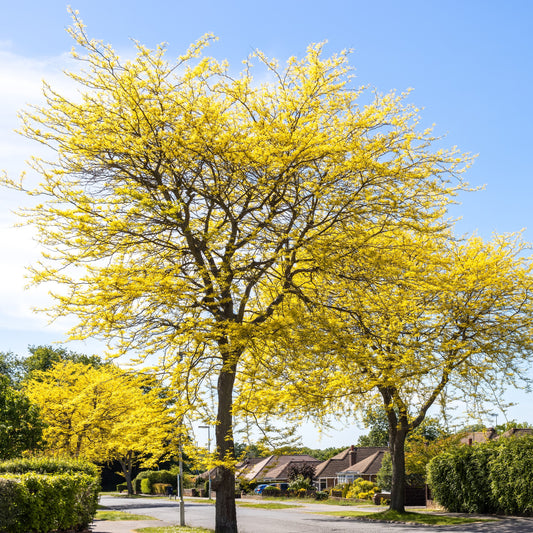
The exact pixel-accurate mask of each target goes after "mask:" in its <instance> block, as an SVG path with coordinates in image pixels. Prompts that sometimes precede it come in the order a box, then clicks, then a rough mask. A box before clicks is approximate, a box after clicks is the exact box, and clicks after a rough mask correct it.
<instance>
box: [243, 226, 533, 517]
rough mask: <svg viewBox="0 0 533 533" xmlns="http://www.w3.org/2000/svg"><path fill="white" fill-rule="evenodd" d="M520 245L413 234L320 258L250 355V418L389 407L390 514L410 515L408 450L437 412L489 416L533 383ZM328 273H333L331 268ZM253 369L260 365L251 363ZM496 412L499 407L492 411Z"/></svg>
mask: <svg viewBox="0 0 533 533" xmlns="http://www.w3.org/2000/svg"><path fill="white" fill-rule="evenodd" d="M527 248H528V245H527V243H523V242H522V241H521V240H520V238H519V236H512V235H504V236H496V237H494V239H493V240H492V241H490V242H484V241H483V240H482V239H480V238H478V237H473V238H470V239H467V240H458V239H454V238H453V237H452V236H451V235H446V234H445V233H442V234H440V235H439V236H437V235H436V234H433V235H424V234H422V233H413V232H404V233H400V232H398V233H396V234H394V235H391V236H381V237H380V238H375V239H374V240H373V246H372V247H368V248H366V250H365V253H361V250H359V253H354V252H355V250H350V243H349V242H346V247H345V248H344V249H343V250H342V251H340V252H339V253H335V254H332V253H331V247H330V246H329V245H326V248H325V249H324V250H320V247H317V248H316V249H315V250H314V251H313V253H314V254H315V255H316V254H319V255H321V257H322V261H321V265H322V267H323V268H322V269H321V270H320V272H317V273H316V274H315V275H314V276H312V277H309V278H308V279H307V281H306V283H302V285H301V286H302V292H304V293H305V295H306V299H305V302H306V303H305V304H300V305H295V304H294V303H293V305H292V306H290V307H288V308H287V309H285V311H284V312H282V311H283V310H282V309H281V308H280V309H279V310H278V311H279V316H277V317H276V320H272V321H271V327H272V333H271V336H272V337H273V340H268V339H267V338H265V340H263V342H262V343H258V345H257V347H256V354H255V357H254V356H253V355H254V354H253V351H251V350H250V353H251V356H250V362H249V364H248V368H249V369H250V371H249V373H248V374H247V375H245V376H243V381H242V384H240V390H241V397H240V399H239V401H238V402H237V406H238V407H239V409H242V410H243V411H244V412H254V414H255V416H260V415H261V414H262V413H265V414H266V415H271V414H272V413H273V412H278V413H282V412H285V413H286V414H287V413H293V414H297V413H300V414H302V415H304V416H316V417H321V416H322V417H323V416H325V415H328V414H330V415H331V414H332V415H341V414H343V415H344V416H349V415H350V413H352V414H355V413H357V412H358V411H359V412H361V411H362V410H364V409H367V408H368V407H369V406H373V405H374V406H375V405H382V406H383V408H384V410H385V412H386V415H387V419H388V428H389V448H390V452H391V458H392V467H393V471H392V493H391V508H392V509H394V510H397V511H400V512H402V511H404V493H405V482H406V479H405V442H406V437H407V436H408V434H409V433H410V432H412V431H413V430H414V429H416V428H417V427H419V426H420V424H421V423H422V422H423V421H424V419H425V417H426V414H427V412H428V410H429V409H430V408H431V407H432V406H433V405H435V404H436V403H439V402H440V403H441V404H442V405H447V404H449V403H450V402H453V401H460V402H461V404H462V405H464V406H467V407H468V408H469V409H472V410H474V411H477V412H478V413H480V412H481V413H482V412H483V411H484V406H486V405H487V402H489V404H490V405H491V406H493V405H494V404H497V405H499V406H502V404H501V397H502V395H503V391H504V390H505V388H506V387H508V386H509V385H519V384H520V382H522V384H523V383H524V381H521V380H522V378H525V379H526V381H527V369H528V368H529V366H530V365H531V361H532V360H533V343H532V341H531V339H532V333H533V306H532V301H531V295H532V290H533V275H532V269H533V262H532V260H531V258H529V257H527V255H526V250H527ZM328 262H329V264H328ZM252 361H255V365H254V364H252ZM491 408H492V407H491Z"/></svg>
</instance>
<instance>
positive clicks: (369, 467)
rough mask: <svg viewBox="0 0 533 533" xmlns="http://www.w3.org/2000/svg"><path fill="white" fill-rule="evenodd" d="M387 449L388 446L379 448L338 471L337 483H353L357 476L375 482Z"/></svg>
mask: <svg viewBox="0 0 533 533" xmlns="http://www.w3.org/2000/svg"><path fill="white" fill-rule="evenodd" d="M387 451H388V449H387V448H385V449H384V450H378V451H376V452H374V453H373V454H372V455H369V456H368V457H365V458H364V459H361V461H358V462H357V463H355V464H354V465H352V466H349V467H348V468H345V469H344V470H341V471H340V472H337V483H353V481H354V480H355V479H357V478H362V479H365V480H367V481H374V482H375V481H376V479H377V475H378V472H379V470H380V468H381V463H382V462H383V455H385V453H386V452H387Z"/></svg>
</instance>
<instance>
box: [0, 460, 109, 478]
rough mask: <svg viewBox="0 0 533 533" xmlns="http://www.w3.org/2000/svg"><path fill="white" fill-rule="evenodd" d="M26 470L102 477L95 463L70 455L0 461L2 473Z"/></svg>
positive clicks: (36, 472)
mask: <svg viewBox="0 0 533 533" xmlns="http://www.w3.org/2000/svg"><path fill="white" fill-rule="evenodd" d="M26 472H34V473H35V474H61V473H69V472H84V473H85V474H89V475H90V476H93V477H96V478H99V477H100V470H99V468H98V467H97V466H96V465H94V464H93V463H89V462H87V461H83V460H81V459H71V458H68V457H61V458H57V457H26V458H17V459H11V460H9V461H1V462H0V473H8V474H9V473H12V474H24V473H26Z"/></svg>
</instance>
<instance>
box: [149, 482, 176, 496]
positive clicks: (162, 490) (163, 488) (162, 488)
mask: <svg viewBox="0 0 533 533" xmlns="http://www.w3.org/2000/svg"><path fill="white" fill-rule="evenodd" d="M169 487H170V488H172V485H171V484H170V483H154V484H153V485H152V493H153V494H168V488H169Z"/></svg>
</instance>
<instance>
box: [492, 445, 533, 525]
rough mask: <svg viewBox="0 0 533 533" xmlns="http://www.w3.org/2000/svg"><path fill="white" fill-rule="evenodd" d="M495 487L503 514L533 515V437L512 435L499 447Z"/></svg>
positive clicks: (493, 470) (493, 487) (493, 489)
mask: <svg viewBox="0 0 533 533" xmlns="http://www.w3.org/2000/svg"><path fill="white" fill-rule="evenodd" d="M491 487H492V491H493V493H494V495H495V498H496V499H497V502H498V507H499V509H500V511H501V512H502V513H504V514H511V515H512V514H521V515H528V516H531V515H533V437H520V438H515V439H513V438H509V439H507V440H506V442H505V444H504V445H502V446H498V448H497V452H496V453H495V454H494V455H493V458H492V461H491Z"/></svg>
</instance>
